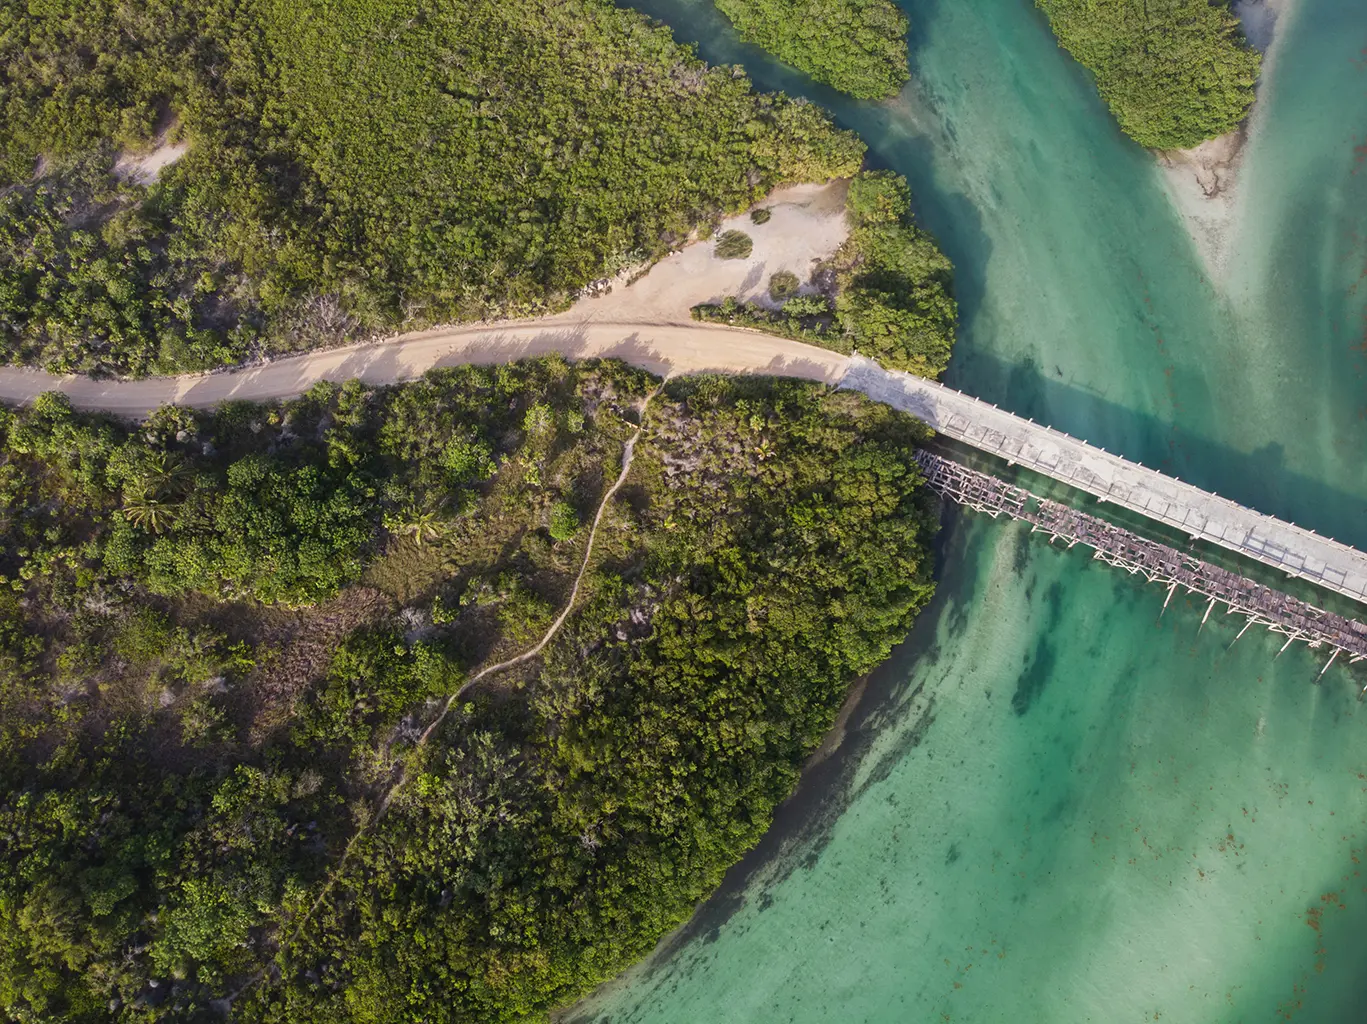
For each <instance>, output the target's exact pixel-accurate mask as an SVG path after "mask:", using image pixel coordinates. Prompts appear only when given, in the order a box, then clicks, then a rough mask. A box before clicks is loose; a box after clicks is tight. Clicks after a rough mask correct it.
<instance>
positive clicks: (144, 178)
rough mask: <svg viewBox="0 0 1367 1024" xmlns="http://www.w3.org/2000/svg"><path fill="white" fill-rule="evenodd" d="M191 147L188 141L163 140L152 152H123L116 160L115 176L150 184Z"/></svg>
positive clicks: (121, 179) (137, 182) (120, 178)
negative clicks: (171, 141)
mask: <svg viewBox="0 0 1367 1024" xmlns="http://www.w3.org/2000/svg"><path fill="white" fill-rule="evenodd" d="M189 149H190V145H189V143H186V142H177V143H174V144H173V143H169V142H161V143H159V144H158V145H157V147H156V148H155V149H153V150H152V151H151V152H150V153H121V154H120V155H119V158H118V159H117V160H116V161H114V168H113V173H114V177H116V178H118V179H119V180H120V181H131V182H133V183H134V184H136V185H150V184H152V182H154V181H156V180H157V179H158V178H159V177H161V172H162V171H163V170H165V169H166V168H167V167H170V166H171V165H172V164H173V163H175V162H176V161H177V160H179V159H180V158H181V157H183V156H184V155H185V154H186V153H187V152H189Z"/></svg>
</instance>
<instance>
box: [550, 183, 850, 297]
mask: <svg viewBox="0 0 1367 1024" xmlns="http://www.w3.org/2000/svg"><path fill="white" fill-rule="evenodd" d="M848 191H849V182H848V181H844V180H841V181H833V182H830V183H829V184H826V185H794V186H792V187H790V188H783V189H778V190H777V191H775V192H773V193H772V194H771V195H770V196H769V197H768V198H767V199H766V200H765V201H764V202H762V203H760V204H759V205H760V206H761V207H764V208H766V209H768V210H769V211H770V213H771V216H770V219H769V221H768V222H767V223H765V224H755V223H753V222H752V221H751V220H750V216H749V214H748V213H743V214H739V215H737V216H735V217H728V218H727V219H726V220H725V221H723V222H722V225H721V230H720V231H718V232H717V234H718V235H720V234H721V233H722V232H724V231H730V230H732V229H734V230H737V231H744V232H745V233H746V234H747V235H749V236H750V237H751V238H752V239H754V243H755V246H754V250H753V251H752V252H751V254H750V257H749V258H748V259H743V260H721V259H717V257H716V255H715V254H714V249H715V248H716V245H715V242H714V241H700V242H694V243H692V244H691V245H688V246H686V247H685V248H683V249H681V250H680V251H679V252H676V253H673V254H672V255H670V256H667V257H665V258H664V259H662V260H661V261H660V262H659V263H657V264H655V266H653V267H651V268H650V271H649V272H648V273H647V274H646V275H645V276H644V277H642V278H640V279H639V280H637V281H636V282H635V283H633V284H630V285H628V284H627V283H626V281H625V280H624V279H619V280H617V281H615V282H613V286H612V291H611V293H609V294H607V295H601V296H597V297H586V298H583V299H580V300H579V301H578V302H577V303H575V305H574V307H573V308H572V309H571V310H570V311H569V312H568V313H565V314H562V315H561V316H559V317H556V318H554V319H556V320H574V321H582V320H585V319H588V318H593V319H598V320H607V321H613V322H620V323H640V324H678V323H688V322H689V320H690V317H689V310H690V309H692V308H693V307H694V306H696V305H697V304H698V303H700V302H720V301H721V300H722V299H724V298H726V297H727V296H728V295H734V296H737V297H739V298H742V299H753V300H755V301H756V302H760V303H763V304H765V305H770V306H772V305H773V303H771V302H770V301H769V278H770V277H772V276H773V275H774V274H775V273H777V272H778V271H780V270H787V271H789V272H791V273H793V274H796V275H797V277H798V280H799V281H801V282H802V291H804V292H811V291H813V290H814V289H813V288H811V286H810V285H809V283H808V282H809V280H810V278H811V275H812V270H813V268H814V267H815V265H816V264H817V263H820V262H821V261H822V260H825V259H828V258H829V257H830V256H832V255H834V253H835V251H836V250H837V249H839V248H840V246H841V244H842V243H843V242H844V241H845V239H846V238H847V237H849V233H850V229H849V225H848V224H846V223H845V195H846V193H847V192H848Z"/></svg>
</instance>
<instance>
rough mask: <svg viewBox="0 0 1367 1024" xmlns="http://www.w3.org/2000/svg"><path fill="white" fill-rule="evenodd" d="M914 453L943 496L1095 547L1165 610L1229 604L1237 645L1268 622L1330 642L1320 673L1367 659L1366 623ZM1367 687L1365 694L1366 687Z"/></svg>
mask: <svg viewBox="0 0 1367 1024" xmlns="http://www.w3.org/2000/svg"><path fill="white" fill-rule="evenodd" d="M916 458H917V461H918V462H919V463H920V464H921V469H922V470H923V471H924V473H925V476H926V481H927V482H928V483H929V484H930V486H931V487H932V488H934V490H935V491H937V492H938V493H939V494H940V495H941V496H943V497H945V498H949V499H952V500H953V501H956V502H958V503H959V504H961V505H966V506H967V507H969V508H971V509H973V510H974V511H977V512H983V513H986V514H987V515H989V516H992V517H993V518H996V517H997V516H1000V515H1008V516H1010V517H1011V518H1012V519H1019V520H1021V521H1022V522H1027V523H1029V524H1030V529H1031V532H1039V533H1047V534H1048V535H1049V543H1050V544H1052V543H1054V542H1055V541H1060V540H1061V541H1064V542H1065V543H1066V544H1067V546H1068V547H1070V548H1071V547H1073V546H1074V545H1076V544H1082V545H1084V546H1086V547H1089V548H1091V549H1092V551H1093V552H1094V554H1093V557H1094V558H1097V559H1100V560H1101V561H1103V562H1106V563H1107V564H1109V565H1113V566H1115V567H1116V568H1118V569H1124V570H1125V571H1126V572H1128V573H1130V574H1131V575H1141V576H1143V577H1145V579H1147V580H1148V581H1149V582H1150V583H1157V584H1159V585H1160V586H1164V587H1167V590H1168V596H1167V599H1166V600H1165V601H1164V602H1163V609H1164V611H1166V610H1167V607H1168V602H1170V601H1171V600H1172V598H1173V595H1174V594H1175V593H1177V591H1178V589H1184V590H1186V591H1187V593H1189V594H1200V595H1201V596H1202V597H1203V598H1206V599H1207V600H1208V601H1209V602H1210V603H1209V604H1208V605H1207V606H1206V613H1205V615H1204V616H1202V618H1201V625H1202V626H1204V625H1205V624H1206V621H1207V620H1208V619H1209V618H1210V614H1211V612H1212V611H1213V610H1214V608H1215V606H1216V605H1217V604H1221V605H1224V606H1225V614H1227V615H1241V616H1243V617H1244V618H1245V620H1246V621H1245V622H1244V625H1243V628H1242V629H1240V630H1239V635H1238V636H1236V637H1235V638H1234V640H1235V642H1237V641H1238V639H1239V637H1241V636H1243V635H1244V634H1245V633H1246V632H1248V630H1249V627H1251V626H1265V627H1267V628H1268V629H1270V630H1271V631H1272V632H1274V633H1280V634H1281V635H1283V636H1285V637H1286V643H1284V644H1283V645H1282V651H1285V650H1286V649H1287V648H1288V647H1290V646H1291V645H1292V644H1293V643H1295V642H1296V641H1297V640H1301V641H1304V642H1305V643H1306V644H1308V645H1309V646H1310V647H1312V648H1315V649H1322V648H1326V647H1327V648H1329V649H1330V650H1331V651H1332V652H1333V653H1331V654H1330V656H1329V660H1328V662H1326V663H1325V666H1324V668H1322V669H1321V670H1320V674H1319V677H1322V676H1323V675H1324V673H1325V672H1327V671H1329V666H1330V665H1332V664H1333V663H1334V661H1335V659H1337V658H1338V656H1339V655H1340V654H1345V655H1347V657H1348V660H1349V662H1350V663H1352V662H1356V661H1362V660H1363V659H1367V625H1363V624H1362V623H1361V622H1358V621H1356V620H1354V619H1346V618H1344V617H1343V616H1341V615H1335V614H1333V613H1332V612H1327V611H1324V610H1323V609H1321V608H1316V607H1315V606H1313V605H1311V604H1307V603H1306V602H1305V601H1301V600H1298V599H1297V598H1294V597H1291V596H1290V595H1288V594H1284V593H1282V592H1281V591H1279V590H1275V589H1273V588H1272V587H1268V586H1265V585H1263V584H1261V583H1257V582H1255V581H1253V580H1250V579H1248V578H1247V577H1245V576H1241V575H1239V574H1238V573H1236V572H1230V571H1229V570H1228V569H1222V568H1220V567H1219V566H1217V565H1212V564H1211V563H1209V562H1206V561H1203V560H1201V559H1199V558H1196V557H1195V556H1194V555H1191V554H1189V553H1186V552H1182V551H1178V550H1177V549H1175V548H1171V547H1169V546H1167V545H1166V544H1160V543H1158V542H1156V541H1152V540H1148V539H1147V538H1144V537H1140V536H1139V535H1138V534H1135V533H1131V532H1130V531H1129V530H1125V529H1122V528H1120V527H1118V526H1115V525H1113V524H1111V523H1108V522H1107V521H1106V520H1104V519H1099V518H1097V517H1096V516H1093V515H1089V514H1087V513H1086V512H1079V511H1078V510H1077V509H1073V508H1069V507H1068V506H1067V505H1061V504H1059V503H1058V502H1056V501H1049V500H1047V499H1045V498H1041V497H1039V496H1037V495H1035V494H1033V493H1031V492H1030V491H1027V490H1025V489H1024V488H1021V487H1016V486H1013V485H1012V484H1008V483H1005V482H1004V481H1002V480H999V479H998V478H997V477H994V476H990V475H988V474H987V473H980V472H978V471H977V470H973V469H968V468H967V467H965V466H961V465H959V464H958V463H957V462H952V461H950V460H949V459H946V458H943V457H941V456H939V455H935V454H933V453H931V452H927V451H921V452H918V453H917V456H916ZM1160 614H1161V613H1160ZM1231 646H1233V644H1231ZM1277 653H1278V654H1281V651H1278V652H1277ZM1319 677H1316V678H1319ZM1363 692H1364V693H1367V687H1364V690H1363Z"/></svg>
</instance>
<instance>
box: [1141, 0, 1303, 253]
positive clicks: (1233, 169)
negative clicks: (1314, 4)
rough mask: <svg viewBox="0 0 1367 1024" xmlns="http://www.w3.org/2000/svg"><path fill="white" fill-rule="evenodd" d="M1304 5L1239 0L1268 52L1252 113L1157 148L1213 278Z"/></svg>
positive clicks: (1236, 9)
mask: <svg viewBox="0 0 1367 1024" xmlns="http://www.w3.org/2000/svg"><path fill="white" fill-rule="evenodd" d="M1299 9H1300V4H1299V3H1298V2H1297V0H1235V3H1234V4H1233V5H1232V10H1233V13H1234V14H1235V16H1236V17H1237V18H1238V19H1239V21H1240V23H1241V24H1242V26H1243V30H1244V35H1245V36H1246V37H1247V39H1248V42H1249V44H1250V45H1251V46H1253V48H1254V49H1256V50H1259V51H1260V52H1261V53H1262V55H1263V64H1262V70H1261V73H1260V74H1259V77H1258V83H1257V86H1256V87H1255V97H1254V102H1253V106H1252V108H1251V109H1250V110H1249V113H1248V117H1246V118H1245V119H1244V121H1243V123H1242V124H1241V125H1239V127H1238V128H1237V129H1235V130H1234V131H1232V132H1229V133H1228V134H1226V135H1221V136H1219V137H1217V138H1214V139H1209V140H1207V141H1205V142H1203V143H1201V144H1200V145H1199V146H1193V147H1192V148H1191V149H1168V150H1153V151H1152V152H1153V154H1154V156H1155V158H1156V161H1157V165H1158V171H1159V174H1160V175H1161V176H1162V178H1163V183H1164V186H1165V187H1166V189H1167V192H1168V196H1169V198H1170V199H1171V200H1172V204H1173V206H1174V207H1176V209H1177V213H1178V214H1179V216H1180V217H1181V218H1182V220H1183V221H1184V222H1185V224H1186V227H1187V233H1188V234H1189V235H1190V236H1191V239H1192V242H1193V243H1194V244H1195V246H1196V250H1197V252H1198V253H1199V254H1200V256H1201V260H1202V262H1203V263H1204V264H1205V267H1206V270H1207V272H1208V273H1209V274H1210V276H1211V277H1212V278H1218V277H1220V276H1222V275H1223V272H1224V269H1225V265H1226V263H1227V260H1228V256H1229V243H1230V240H1231V238H1232V236H1233V234H1234V229H1235V227H1236V225H1237V220H1238V217H1237V209H1236V207H1237V201H1236V200H1237V196H1238V194H1239V182H1240V177H1241V172H1242V170H1243V165H1244V158H1245V156H1246V154H1247V153H1248V149H1249V145H1250V143H1251V142H1252V140H1253V139H1254V138H1255V137H1256V135H1257V134H1258V130H1259V127H1260V123H1261V121H1262V118H1263V116H1264V114H1263V112H1264V109H1265V105H1266V92H1267V89H1268V86H1269V84H1270V83H1271V82H1272V81H1273V79H1274V76H1275V73H1276V68H1277V62H1278V57H1279V55H1280V51H1281V48H1282V43H1283V41H1284V40H1285V39H1286V30H1287V28H1288V27H1289V25H1290V23H1291V20H1292V19H1293V18H1294V16H1295V14H1296V12H1297V11H1298V10H1299Z"/></svg>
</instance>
